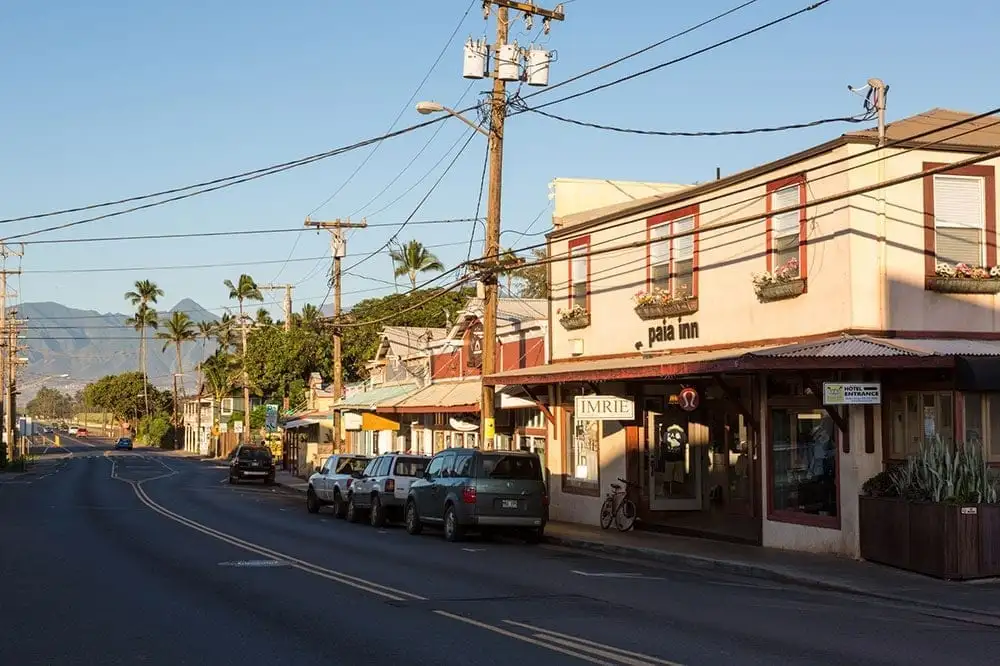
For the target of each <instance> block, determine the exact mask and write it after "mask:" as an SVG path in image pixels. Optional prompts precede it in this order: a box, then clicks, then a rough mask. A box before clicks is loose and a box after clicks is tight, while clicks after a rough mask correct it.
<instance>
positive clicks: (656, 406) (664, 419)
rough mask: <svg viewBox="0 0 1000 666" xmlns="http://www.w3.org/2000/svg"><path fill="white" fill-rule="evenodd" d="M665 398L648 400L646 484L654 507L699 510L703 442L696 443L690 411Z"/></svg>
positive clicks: (651, 505) (669, 509)
mask: <svg viewBox="0 0 1000 666" xmlns="http://www.w3.org/2000/svg"><path fill="white" fill-rule="evenodd" d="M665 402H666V401H665V400H663V399H651V400H647V401H646V424H645V442H644V446H643V449H644V450H643V453H644V458H645V459H646V484H647V485H646V487H647V490H648V493H649V508H650V510H652V511H700V510H701V508H702V502H701V468H702V465H703V460H702V456H703V455H704V451H703V449H704V447H703V446H693V445H692V444H691V442H690V439H691V434H690V431H691V430H692V429H693V428H701V427H702V426H700V425H698V424H691V423H690V415H689V413H688V412H685V411H684V410H682V409H680V408H679V407H674V406H668V405H666V404H665Z"/></svg>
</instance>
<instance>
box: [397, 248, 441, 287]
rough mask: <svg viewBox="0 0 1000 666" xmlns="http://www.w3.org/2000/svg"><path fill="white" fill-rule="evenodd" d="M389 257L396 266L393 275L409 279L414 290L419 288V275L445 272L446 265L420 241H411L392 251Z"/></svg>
mask: <svg viewBox="0 0 1000 666" xmlns="http://www.w3.org/2000/svg"><path fill="white" fill-rule="evenodd" d="M389 256H390V257H392V263H393V265H394V266H395V270H394V272H393V275H394V276H395V277H401V276H403V275H406V276H407V277H409V278H410V286H411V287H412V288H413V289H416V288H417V275H419V274H420V273H426V272H428V271H436V272H441V271H443V270H444V264H442V263H441V262H440V261H439V260H438V258H437V257H436V256H434V254H433V253H432V252H431V251H430V250H428V249H427V248H426V247H424V245H423V243H421V242H420V241H416V240H411V241H410V242H408V243H407V244H406V245H403V246H401V247H399V248H397V249H395V250H391V251H390V252H389Z"/></svg>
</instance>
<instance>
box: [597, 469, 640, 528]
mask: <svg viewBox="0 0 1000 666" xmlns="http://www.w3.org/2000/svg"><path fill="white" fill-rule="evenodd" d="M618 480H619V481H621V482H622V483H623V484H625V486H632V487H636V488H637V487H638V485H637V484H635V483H632V482H631V481H626V480H625V479H623V478H621V477H618ZM635 515H636V509H635V502H633V501H632V500H630V499H629V498H628V494H627V493H626V491H625V490H624V488H623V487H622V484H621V483H612V484H611V490H610V492H608V494H607V496H605V498H604V504H602V505H601V528H602V529H605V530H606V529H608V528H610V527H611V523H612V521H614V523H615V526H616V527H617V528H618V530H619V531H620V532H627V531H628V530H630V529H632V525H633V524H635Z"/></svg>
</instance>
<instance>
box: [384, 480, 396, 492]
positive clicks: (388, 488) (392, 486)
mask: <svg viewBox="0 0 1000 666" xmlns="http://www.w3.org/2000/svg"><path fill="white" fill-rule="evenodd" d="M394 490H396V480H395V479H386V480H385V492H387V493H391V492H392V491H394Z"/></svg>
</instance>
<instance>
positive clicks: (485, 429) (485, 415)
mask: <svg viewBox="0 0 1000 666" xmlns="http://www.w3.org/2000/svg"><path fill="white" fill-rule="evenodd" d="M489 5H496V7H497V38H496V44H495V45H494V46H493V52H494V53H495V54H498V55H497V56H495V57H494V63H495V66H494V68H493V73H492V74H493V94H492V96H491V98H490V107H491V108H490V133H489V162H490V175H489V178H490V183H489V190H488V199H487V208H486V241H485V243H484V248H483V250H484V251H483V262H484V264H485V265H486V266H487V270H485V271H483V273H482V275H483V288H484V292H485V293H484V299H483V362H482V376H483V377H485V376H487V375H492V374H494V373H495V372H496V341H497V304H498V303H497V298H498V294H497V282H498V276H497V270H496V269H497V268H498V265H499V261H500V202H501V185H502V181H503V138H504V136H503V135H504V120H505V119H506V117H507V78H506V77H503V76H501V71H500V70H501V68H502V67H504V66H505V65H510V64H511V63H509V62H506V61H505V58H510V57H511V56H510V55H506V56H505V53H509V52H510V48H509V46H510V45H508V44H507V39H508V37H509V34H510V17H509V10H511V9H513V10H515V11H518V12H523V13H524V19H525V22H526V24H527V26H528V28H529V29H530V23H531V20H532V17H534V16H541V17H542V19H543V22H544V25H545V27H546V30H547V29H548V25H549V22H550V21H552V20H556V21H562V20H563V18H564V15H563V13H562V5H557V6H556V11H550V10H547V9H542V8H540V7H536V6H535V5H533V4H530V3H524V2H511V1H509V0H487V1H486V2H484V3H483V8H484V10H486V11H484V13H486V16H487V17H488V16H489V14H488V9H489ZM514 46H515V47H516V45H514ZM495 400H496V396H495V393H494V390H493V387H492V386H487V385H486V384H485V383H484V384H483V387H482V395H481V397H480V405H479V410H480V442H481V446H482V447H483V448H484V449H492V448H493V443H494V439H495V437H496V415H495V412H496V408H495V404H494V401H495Z"/></svg>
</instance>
